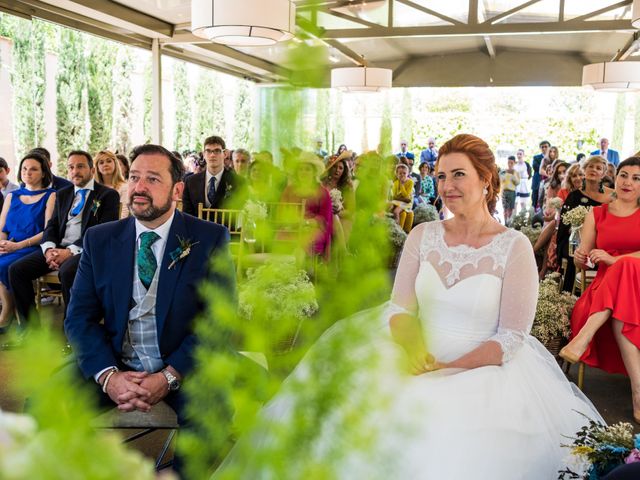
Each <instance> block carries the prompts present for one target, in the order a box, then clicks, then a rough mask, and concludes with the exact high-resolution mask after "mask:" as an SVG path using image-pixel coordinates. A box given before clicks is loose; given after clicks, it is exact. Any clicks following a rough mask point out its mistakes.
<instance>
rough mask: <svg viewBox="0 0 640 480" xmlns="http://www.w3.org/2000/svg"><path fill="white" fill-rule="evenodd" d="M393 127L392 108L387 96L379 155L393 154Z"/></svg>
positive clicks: (383, 111)
mask: <svg viewBox="0 0 640 480" xmlns="http://www.w3.org/2000/svg"><path fill="white" fill-rule="evenodd" d="M392 134H393V127H392V125H391V107H390V106H389V96H388V95H385V99H384V107H383V109H382V123H381V124H380V145H379V147H378V153H380V155H382V156H386V155H390V154H391V153H392V152H393V145H392V143H391V142H392Z"/></svg>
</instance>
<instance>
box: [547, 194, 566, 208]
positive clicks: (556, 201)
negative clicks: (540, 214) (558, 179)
mask: <svg viewBox="0 0 640 480" xmlns="http://www.w3.org/2000/svg"><path fill="white" fill-rule="evenodd" d="M547 205H549V207H551V208H555V209H556V210H560V209H561V208H562V205H564V200H562V199H561V198H560V197H553V198H552V199H551V200H549V201H548V202H547Z"/></svg>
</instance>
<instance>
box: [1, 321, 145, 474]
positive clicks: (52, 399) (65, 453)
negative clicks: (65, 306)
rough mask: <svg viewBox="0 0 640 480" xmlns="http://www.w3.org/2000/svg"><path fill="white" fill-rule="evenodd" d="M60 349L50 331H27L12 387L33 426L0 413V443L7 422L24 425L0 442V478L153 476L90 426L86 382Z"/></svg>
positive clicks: (136, 457)
mask: <svg viewBox="0 0 640 480" xmlns="http://www.w3.org/2000/svg"><path fill="white" fill-rule="evenodd" d="M31 324H32V325H33V322H31ZM62 345H63V343H62V341H61V339H60V338H59V337H58V336H57V335H55V334H54V333H53V332H52V331H51V330H50V329H48V328H43V329H41V330H36V329H33V330H31V331H30V333H29V338H28V342H26V344H25V347H24V348H23V349H22V350H20V354H21V357H20V361H19V362H16V371H14V375H13V378H14V379H15V384H14V385H12V387H13V388H15V389H17V391H18V392H19V393H20V394H21V395H22V396H26V397H27V398H28V412H29V414H30V415H32V416H33V420H34V421H35V423H34V422H32V421H29V420H28V419H23V420H20V419H16V420H12V419H11V417H6V416H4V414H3V413H2V412H1V411H0V439H1V437H2V436H3V435H2V433H3V432H2V431H5V432H6V431H7V430H8V431H11V428H8V427H10V426H9V425H8V423H9V422H10V421H13V423H15V422H16V421H18V422H19V423H18V425H21V426H24V427H25V429H23V430H22V431H21V432H20V433H17V434H15V435H13V437H12V438H11V439H10V440H9V441H7V442H6V443H3V442H0V478H2V479H6V480H32V479H36V478H37V479H39V480H63V479H64V480H69V479H78V480H80V479H82V480H103V479H104V480H110V479H114V478H128V477H130V478H135V479H136V480H146V479H153V478H155V475H154V471H153V465H152V464H151V463H150V462H148V461H147V460H144V459H143V457H142V456H141V455H140V454H139V453H137V452H135V451H132V450H131V449H129V448H128V447H126V446H124V445H122V443H121V439H120V438H119V437H118V436H117V435H115V434H114V433H106V431H104V430H97V429H95V428H94V427H93V424H94V421H95V418H96V416H97V409H96V407H95V398H94V397H93V396H92V393H91V392H90V391H89V390H88V384H87V383H86V382H78V381H77V379H76V378H75V374H76V373H75V372H77V368H76V367H75V365H71V366H69V364H68V361H69V360H68V359H65V358H63V356H62ZM65 362H66V363H67V365H65ZM61 367H62V368H61ZM82 384H84V386H83V385H82ZM3 420H4V421H3Z"/></svg>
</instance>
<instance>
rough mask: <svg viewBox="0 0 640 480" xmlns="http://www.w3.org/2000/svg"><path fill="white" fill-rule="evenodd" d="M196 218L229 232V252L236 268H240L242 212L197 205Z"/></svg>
mask: <svg viewBox="0 0 640 480" xmlns="http://www.w3.org/2000/svg"><path fill="white" fill-rule="evenodd" d="M198 218H199V219H201V220H206V221H208V222H213V223H217V224H218V225H222V226H224V227H226V228H227V230H229V236H230V241H229V250H230V252H231V256H232V257H233V259H234V260H235V261H236V266H237V267H238V268H239V266H240V257H241V256H242V243H243V240H244V239H243V234H242V210H233V209H227V208H207V207H205V206H204V204H202V203H199V204H198Z"/></svg>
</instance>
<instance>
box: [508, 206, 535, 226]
mask: <svg viewBox="0 0 640 480" xmlns="http://www.w3.org/2000/svg"><path fill="white" fill-rule="evenodd" d="M535 214H536V212H535V210H534V209H533V208H529V209H527V210H520V212H518V214H517V215H514V216H513V217H512V219H511V228H513V229H515V230H522V227H525V226H527V227H530V226H531V221H532V219H533V216H534V215H535Z"/></svg>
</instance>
